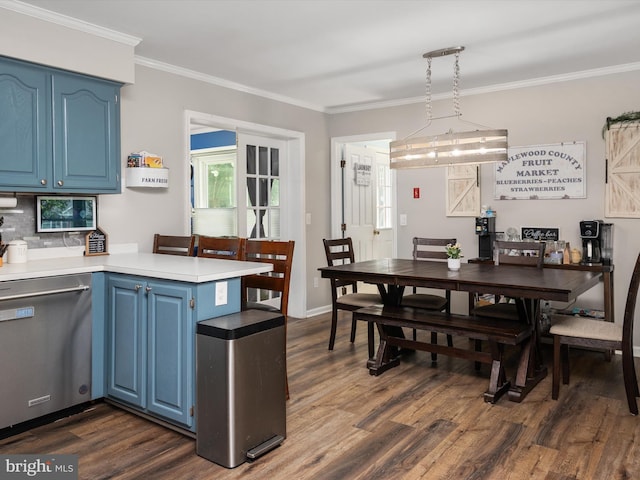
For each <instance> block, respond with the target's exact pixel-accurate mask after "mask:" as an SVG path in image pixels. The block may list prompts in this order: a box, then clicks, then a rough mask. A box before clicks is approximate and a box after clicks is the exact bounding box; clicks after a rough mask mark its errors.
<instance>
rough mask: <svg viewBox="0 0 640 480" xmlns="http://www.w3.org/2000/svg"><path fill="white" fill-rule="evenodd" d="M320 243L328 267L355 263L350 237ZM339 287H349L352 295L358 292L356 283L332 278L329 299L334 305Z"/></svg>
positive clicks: (325, 240) (324, 240)
mask: <svg viewBox="0 0 640 480" xmlns="http://www.w3.org/2000/svg"><path fill="white" fill-rule="evenodd" d="M322 243H323V244H324V253H325V254H326V256H327V264H328V266H329V267H333V266H334V265H344V264H347V263H354V262H355V254H354V252H353V241H352V240H351V237H347V238H336V239H332V240H327V239H323V240H322ZM340 287H345V288H346V287H351V291H352V293H357V292H358V286H357V282H353V281H350V280H338V279H334V278H332V279H331V297H332V299H333V302H334V303H335V302H336V299H337V297H338V288H340Z"/></svg>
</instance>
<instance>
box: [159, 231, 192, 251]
mask: <svg viewBox="0 0 640 480" xmlns="http://www.w3.org/2000/svg"><path fill="white" fill-rule="evenodd" d="M195 240H196V238H195V235H191V236H189V237H186V236H185V237H180V236H174V235H160V234H158V233H156V234H155V235H154V236H153V253H163V254H165V255H180V256H183V257H193V252H194V246H195Z"/></svg>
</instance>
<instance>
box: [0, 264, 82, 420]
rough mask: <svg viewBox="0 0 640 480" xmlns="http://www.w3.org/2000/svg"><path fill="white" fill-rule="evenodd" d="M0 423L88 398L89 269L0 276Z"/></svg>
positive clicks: (28, 416) (56, 408)
mask: <svg viewBox="0 0 640 480" xmlns="http://www.w3.org/2000/svg"><path fill="white" fill-rule="evenodd" d="M0 372H2V373H1V374H0V378H2V388H0V405H1V408H0V428H5V427H9V426H12V425H16V424H18V423H21V422H24V421H26V420H31V419H33V418H36V417H40V416H42V415H46V414H49V413H53V412H56V411H58V410H62V409H65V408H67V407H71V406H74V405H77V404H80V403H83V402H86V401H89V400H90V399H91V274H77V275H61V276H56V277H47V278H36V279H30V280H12V281H6V282H0Z"/></svg>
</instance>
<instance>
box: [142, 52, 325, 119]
mask: <svg viewBox="0 0 640 480" xmlns="http://www.w3.org/2000/svg"><path fill="white" fill-rule="evenodd" d="M134 59H135V63H136V64H137V65H142V66H144V67H149V68H153V69H155V70H161V71H163V72H168V73H173V74H175V75H180V76H182V77H187V78H191V79H193V80H199V81H201V82H205V83H210V84H212V85H217V86H219V87H224V88H229V89H231V90H236V91H238V92H243V93H248V94H250V95H256V96H258V97H263V98H267V99H270V100H275V101H278V102H283V103H288V104H290V105H293V106H296V107H301V108H306V109H308V110H314V111H317V112H323V113H324V112H325V109H324V108H323V107H321V106H319V105H314V104H311V103H306V102H302V101H300V100H296V99H295V98H290V97H286V96H284V95H278V94H275V93H272V92H268V91H266V90H260V89H257V88H252V87H249V86H247V85H243V84H241V83H236V82H231V81H229V80H225V79H224V78H219V77H214V76H213V75H207V74H204V73H201V72H197V71H195V70H189V69H188V68H182V67H177V66H175V65H171V64H169V63H163V62H159V61H157V60H153V59H152V58H146V57H140V56H138V55H136V56H135V57H134Z"/></svg>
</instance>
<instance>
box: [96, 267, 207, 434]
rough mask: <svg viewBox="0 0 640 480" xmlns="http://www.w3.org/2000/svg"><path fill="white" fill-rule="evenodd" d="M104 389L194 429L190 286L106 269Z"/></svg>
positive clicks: (191, 293) (155, 413)
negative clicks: (110, 272) (107, 271)
mask: <svg viewBox="0 0 640 480" xmlns="http://www.w3.org/2000/svg"><path fill="white" fill-rule="evenodd" d="M106 284H107V321H106V323H107V342H106V350H107V359H106V369H107V373H106V378H107V386H106V394H107V396H108V397H110V398H113V399H115V400H118V401H121V402H123V403H125V404H127V405H129V406H132V407H135V408H138V409H140V410H141V411H144V412H145V413H148V414H151V415H153V416H156V417H160V418H162V419H164V420H167V421H169V422H171V423H174V424H176V425H178V426H181V427H186V428H188V429H190V430H192V431H193V430H194V428H195V427H194V419H193V411H194V390H195V387H194V375H195V366H194V357H195V353H194V349H195V347H194V336H195V334H194V332H195V316H194V313H193V312H194V305H195V298H194V297H193V293H194V292H193V285H191V284H188V283H181V282H172V281H163V280H155V279H149V278H146V277H136V276H130V275H121V274H107V282H106Z"/></svg>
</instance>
